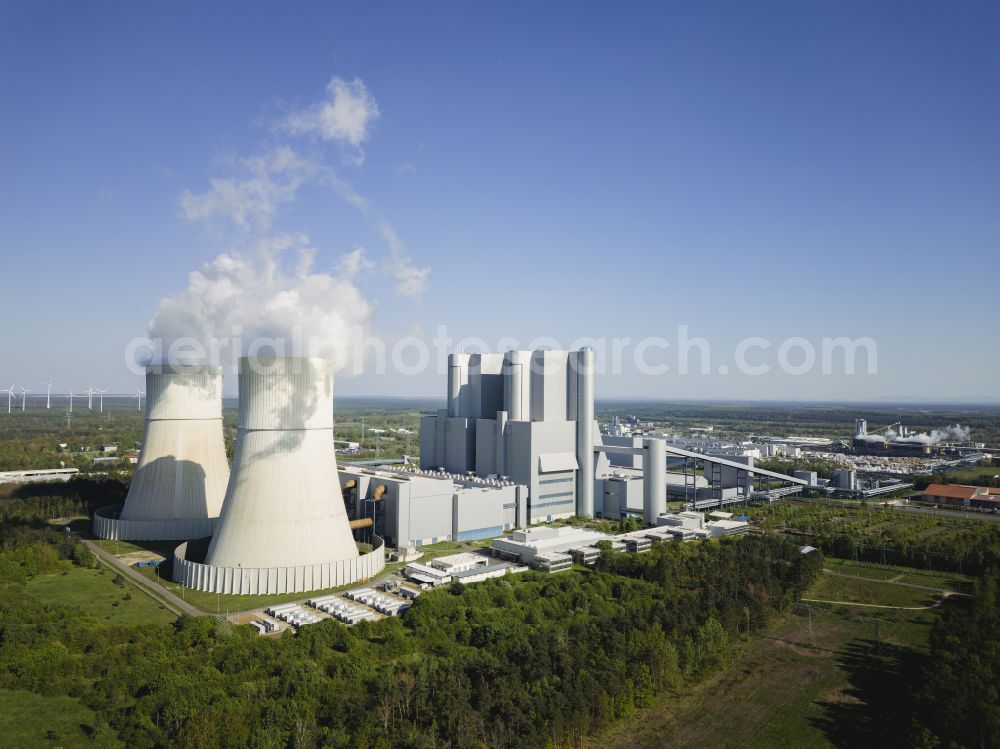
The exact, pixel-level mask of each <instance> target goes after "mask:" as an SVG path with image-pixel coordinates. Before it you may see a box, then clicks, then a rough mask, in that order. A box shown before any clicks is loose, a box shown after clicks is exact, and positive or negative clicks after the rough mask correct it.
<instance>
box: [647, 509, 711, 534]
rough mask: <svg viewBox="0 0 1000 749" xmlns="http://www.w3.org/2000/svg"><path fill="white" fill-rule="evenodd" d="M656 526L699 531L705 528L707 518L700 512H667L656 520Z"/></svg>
mask: <svg viewBox="0 0 1000 749" xmlns="http://www.w3.org/2000/svg"><path fill="white" fill-rule="evenodd" d="M656 524H657V525H668V526H671V527H674V528H686V529H688V530H697V529H699V528H701V527H703V526H704V524H705V518H704V517H703V516H702V514H701V513H700V512H691V511H686V512H665V513H663V514H662V515H660V516H659V517H658V518H656Z"/></svg>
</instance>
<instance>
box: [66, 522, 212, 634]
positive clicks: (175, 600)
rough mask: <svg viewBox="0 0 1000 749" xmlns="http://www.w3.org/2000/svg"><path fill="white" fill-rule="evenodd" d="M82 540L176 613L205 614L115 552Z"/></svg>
mask: <svg viewBox="0 0 1000 749" xmlns="http://www.w3.org/2000/svg"><path fill="white" fill-rule="evenodd" d="M80 541H81V542H82V543H84V544H86V546H87V548H88V549H90V550H91V551H92V552H94V553H95V554H96V555H97V556H99V557H100V558H101V559H103V560H104V561H105V562H107V563H108V564H110V565H111V567H112V569H116V570H118V571H119V572H121V574H122V575H124V576H125V577H127V578H128V579H129V580H130V581H131V582H133V583H135V584H136V585H138V586H140V587H141V588H143V589H144V590H146V591H148V592H149V594H150V595H152V596H153V598H155V599H157V600H159V601H163V602H164V603H165V604H166V606H167V608H169V609H173V610H174V612H175V613H177V612H181V613H184V614H187V615H188V616H205V615H206V614H205V612H204V611H200V610H199V609H196V608H195V607H194V606H192V605H191V604H190V603H188V602H187V601H185V600H184V599H183V598H180V597H179V596H176V595H174V594H173V593H171V592H170V591H169V590H167V589H166V588H164V587H163V586H162V585H157V584H156V583H155V582H154V581H152V580H150V579H149V578H148V577H146V576H145V575H143V574H141V573H140V572H137V571H136V570H135V569H133V568H132V567H129V566H128V565H127V564H124V563H122V561H121V560H120V559H118V557H116V556H115V555H114V554H112V553H110V552H108V551H105V550H104V549H102V548H101V547H100V546H98V545H97V544H95V543H94V542H93V541H88V540H87V539H85V538H81V539H80Z"/></svg>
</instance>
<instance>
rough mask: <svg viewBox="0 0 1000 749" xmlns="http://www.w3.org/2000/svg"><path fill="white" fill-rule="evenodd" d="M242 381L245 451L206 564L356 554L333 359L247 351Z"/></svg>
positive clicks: (290, 564) (319, 560)
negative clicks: (339, 446) (340, 459)
mask: <svg viewBox="0 0 1000 749" xmlns="http://www.w3.org/2000/svg"><path fill="white" fill-rule="evenodd" d="M239 387H240V411H239V422H238V425H237V433H236V455H235V458H234V460H233V469H232V475H231V476H230V479H229V487H228V489H227V491H226V499H225V503H224V504H223V507H222V516H221V517H220V518H219V523H218V526H217V528H216V531H215V534H214V535H213V537H212V542H211V544H210V545H209V548H208V553H207V554H206V556H205V564H206V565H209V566H213V567H222V568H236V569H244V570H272V569H283V570H289V569H302V568H307V567H308V568H311V567H313V566H316V565H324V564H328V563H332V562H339V561H341V560H350V559H354V558H356V557H357V556H358V549H357V546H356V545H355V543H354V537H353V535H352V534H351V529H350V526H349V523H348V519H347V513H346V511H345V509H344V502H343V499H342V498H341V492H340V482H339V479H338V474H337V460H336V457H335V455H334V450H333V369H332V364H331V362H329V361H327V360H325V359H312V358H298V357H289V358H284V357H282V358H277V357H268V358H262V357H256V358H253V359H248V358H243V359H240V371H239ZM315 587H320V586H319V585H316V586H315ZM307 589H308V588H307Z"/></svg>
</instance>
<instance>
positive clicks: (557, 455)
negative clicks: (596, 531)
mask: <svg viewBox="0 0 1000 749" xmlns="http://www.w3.org/2000/svg"><path fill="white" fill-rule="evenodd" d="M598 434H599V433H598V430H597V424H596V422H595V421H594V352H593V351H592V350H590V349H581V350H580V351H571V352H567V351H550V350H538V351H508V352H507V353H506V354H502V355H501V354H452V355H451V356H450V357H449V361H448V403H447V408H446V409H443V410H440V411H438V412H437V413H436V414H434V415H427V416H423V417H422V418H421V420H420V445H421V449H420V467H421V468H422V469H424V470H438V469H443V470H444V471H446V472H448V473H451V474H466V473H469V472H473V473H475V474H476V475H478V476H482V477H489V476H494V477H502V478H504V479H505V480H509V481H512V482H513V483H515V484H520V485H523V486H526V487H527V491H528V500H527V506H526V508H524V510H525V511H524V515H523V518H522V520H521V521H520V522H521V523H523V524H531V523H538V522H544V521H549V520H555V519H557V518H565V517H571V516H573V515H582V516H586V517H592V516H593V515H594V476H595V457H594V442H595V438H596V437H597V436H598Z"/></svg>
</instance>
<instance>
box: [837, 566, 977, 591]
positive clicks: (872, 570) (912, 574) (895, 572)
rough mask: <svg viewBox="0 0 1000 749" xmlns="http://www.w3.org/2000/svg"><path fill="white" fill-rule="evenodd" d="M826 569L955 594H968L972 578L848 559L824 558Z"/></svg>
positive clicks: (951, 573)
mask: <svg viewBox="0 0 1000 749" xmlns="http://www.w3.org/2000/svg"><path fill="white" fill-rule="evenodd" d="M826 568H827V569H830V570H834V571H835V572H841V573H843V574H845V575H857V576H858V577H868V578H871V579H873V580H893V581H896V582H903V583H912V584H913V585H926V586H927V587H930V588H945V589H947V590H953V591H955V592H956V593H969V592H971V590H972V582H973V580H974V578H972V577H969V576H968V575H959V574H958V573H955V572H933V571H931V570H917V569H914V568H912V567H897V566H895V565H889V564H872V563H870V562H855V561H852V560H850V559H837V558H835V557H827V558H826Z"/></svg>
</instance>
